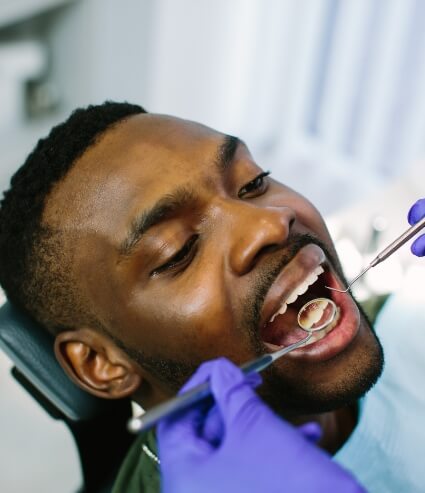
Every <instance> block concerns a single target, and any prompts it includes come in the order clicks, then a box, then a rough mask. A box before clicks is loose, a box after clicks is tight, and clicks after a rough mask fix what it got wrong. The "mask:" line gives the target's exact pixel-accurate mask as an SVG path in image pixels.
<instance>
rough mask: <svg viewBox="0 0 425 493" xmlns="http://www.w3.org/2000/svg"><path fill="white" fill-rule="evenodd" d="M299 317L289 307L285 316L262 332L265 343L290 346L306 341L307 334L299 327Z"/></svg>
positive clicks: (269, 324) (279, 317) (274, 321)
mask: <svg viewBox="0 0 425 493" xmlns="http://www.w3.org/2000/svg"><path fill="white" fill-rule="evenodd" d="M297 315H298V313H297V311H296V310H294V309H292V308H290V307H288V309H287V311H286V312H285V313H284V314H283V315H278V316H277V317H276V318H275V319H274V320H273V322H271V323H270V322H269V323H267V324H266V325H265V326H264V327H263V328H262V330H261V337H262V339H263V341H264V342H268V343H271V344H275V345H276V346H289V345H290V344H294V343H295V342H298V341H300V340H301V339H304V338H305V337H306V336H307V333H306V332H305V331H304V330H302V329H301V328H300V327H299V325H298V321H297Z"/></svg>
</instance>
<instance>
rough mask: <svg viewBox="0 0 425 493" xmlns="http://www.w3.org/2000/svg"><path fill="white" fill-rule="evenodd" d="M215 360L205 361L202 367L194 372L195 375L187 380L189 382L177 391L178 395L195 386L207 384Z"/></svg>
mask: <svg viewBox="0 0 425 493" xmlns="http://www.w3.org/2000/svg"><path fill="white" fill-rule="evenodd" d="M215 361H216V360H211V361H206V362H205V363H202V365H201V366H200V367H199V368H198V369H197V370H196V371H195V373H194V374H193V375H192V376H191V377H190V378H189V380H188V381H187V382H186V383H185V384H184V385H183V387H182V388H181V389H180V390H179V394H183V393H184V392H187V391H188V390H190V389H192V388H193V387H196V386H197V385H201V384H203V383H205V382H207V381H208V380H209V379H210V377H211V373H212V369H213V367H214V364H215Z"/></svg>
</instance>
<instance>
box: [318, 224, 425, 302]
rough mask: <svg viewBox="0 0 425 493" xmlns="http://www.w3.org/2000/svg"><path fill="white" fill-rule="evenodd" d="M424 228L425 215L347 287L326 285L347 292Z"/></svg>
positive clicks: (332, 289) (333, 289)
mask: <svg viewBox="0 0 425 493" xmlns="http://www.w3.org/2000/svg"><path fill="white" fill-rule="evenodd" d="M423 228H425V217H424V218H422V219H421V220H420V221H419V222H417V223H416V224H414V225H413V226H411V227H410V228H409V229H408V230H407V231H405V232H404V233H403V234H402V235H400V236H399V237H398V238H397V239H396V240H394V241H393V242H392V243H391V244H390V245H388V246H387V248H385V249H384V250H382V252H381V253H378V255H377V256H376V257H375V258H374V259H373V260H372V262H370V264H369V265H368V266H366V267H365V268H364V269H363V270H362V271H361V272H360V274H359V275H358V276H357V277H355V278H354V279H353V280H352V281H351V282H350V284H349V285H348V287H347V289H337V288H331V287H330V286H325V287H326V288H328V289H330V290H331V291H338V292H339V293H346V292H347V291H348V290H349V289H350V288H351V286H352V285H353V284H354V283H355V282H356V281H357V280H358V279H360V278H361V277H362V276H363V275H364V274H366V272H367V271H368V270H369V269H371V268H372V267H375V266H376V265H378V264H380V263H381V262H383V261H384V260H386V259H387V258H388V257H389V256H390V255H392V254H393V253H394V252H396V251H397V250H398V249H399V248H400V247H401V246H403V245H404V244H405V243H406V242H408V241H409V240H410V239H411V238H413V237H414V236H415V235H416V234H417V233H419V231H420V230H421V229H423Z"/></svg>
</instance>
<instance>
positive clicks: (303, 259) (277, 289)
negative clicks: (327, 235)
mask: <svg viewBox="0 0 425 493" xmlns="http://www.w3.org/2000/svg"><path fill="white" fill-rule="evenodd" d="M325 260H326V255H325V253H324V251H323V250H322V249H321V248H320V247H319V246H318V245H316V244H314V243H310V244H308V245H306V246H304V247H303V248H301V249H300V250H299V252H298V253H297V254H296V255H295V257H294V258H293V259H292V260H291V261H290V262H289V264H287V265H286V266H285V267H284V268H283V269H282V271H281V272H280V274H279V275H278V276H277V278H276V279H275V281H274V282H273V284H272V286H271V287H270V289H269V291H268V293H267V296H266V298H265V300H264V303H263V309H262V311H261V322H260V327H263V326H264V325H266V323H267V322H268V321H269V320H270V319H271V317H272V316H273V315H274V314H275V313H276V311H277V310H278V309H279V308H280V306H281V305H282V303H283V302H284V301H285V300H286V299H287V298H288V296H289V295H290V294H291V293H292V291H293V290H294V289H295V288H296V287H297V286H299V285H300V284H301V283H302V282H303V281H304V280H305V279H306V278H307V276H308V275H309V274H311V272H312V271H313V270H314V269H316V267H318V266H319V265H322V264H323V263H324V262H325Z"/></svg>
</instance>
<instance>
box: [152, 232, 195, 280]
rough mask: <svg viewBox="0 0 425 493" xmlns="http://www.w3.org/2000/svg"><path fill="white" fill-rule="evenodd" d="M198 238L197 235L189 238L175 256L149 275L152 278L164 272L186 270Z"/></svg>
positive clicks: (193, 254)
mask: <svg viewBox="0 0 425 493" xmlns="http://www.w3.org/2000/svg"><path fill="white" fill-rule="evenodd" d="M198 238H199V235H193V236H191V237H190V238H189V239H188V241H187V242H186V243H185V244H184V245H183V247H182V248H181V249H180V250H179V251H178V252H177V253H176V254H175V255H173V256H172V257H171V258H170V259H169V260H167V262H165V263H164V264H162V265H161V266H159V267H157V268H155V269H154V270H153V271H152V272H151V273H150V275H151V276H152V277H153V276H157V275H158V274H161V273H162V272H165V271H172V270H175V271H177V272H180V271H181V270H184V269H186V268H187V267H188V266H189V264H190V262H191V261H192V260H193V258H194V256H195V253H196V246H197V241H198Z"/></svg>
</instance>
